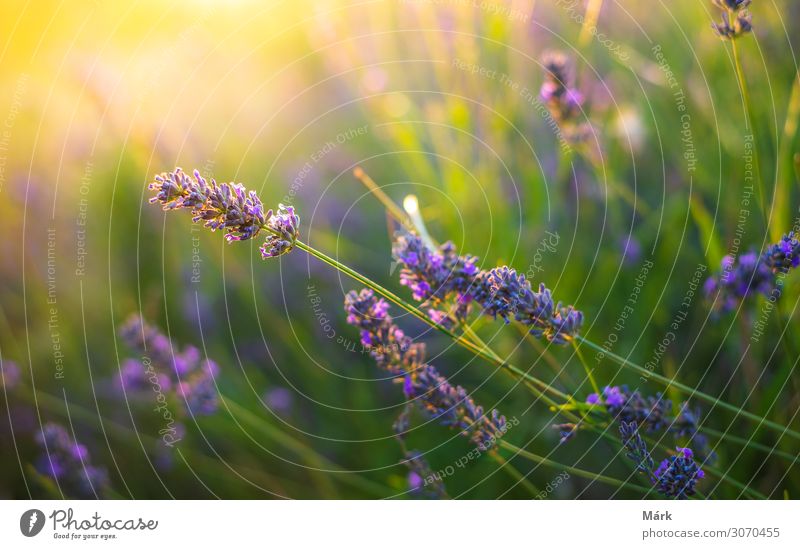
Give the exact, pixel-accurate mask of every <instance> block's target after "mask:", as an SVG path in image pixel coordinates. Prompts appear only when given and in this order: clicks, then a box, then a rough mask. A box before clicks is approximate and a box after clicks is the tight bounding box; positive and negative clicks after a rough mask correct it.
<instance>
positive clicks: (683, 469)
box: [653, 448, 706, 499]
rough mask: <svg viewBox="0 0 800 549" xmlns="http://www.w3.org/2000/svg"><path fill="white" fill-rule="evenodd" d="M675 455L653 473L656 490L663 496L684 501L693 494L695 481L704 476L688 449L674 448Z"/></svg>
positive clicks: (663, 462) (664, 461)
mask: <svg viewBox="0 0 800 549" xmlns="http://www.w3.org/2000/svg"><path fill="white" fill-rule="evenodd" d="M675 450H676V451H677V455H674V456H669V457H668V458H666V459H665V460H663V461H662V462H661V464H660V465H659V466H658V469H656V470H655V471H654V472H653V475H654V476H655V479H656V480H655V485H656V489H657V490H658V491H659V492H660V493H662V494H664V495H665V496H669V497H673V498H676V499H686V498H688V497H689V496H693V495H694V494H695V485H696V484H697V481H699V480H701V479H703V478H704V477H705V476H706V474H705V472H704V471H703V470H702V469H701V468H700V466H699V465H698V464H697V462H696V461H695V460H694V453H693V452H692V451H691V450H690V449H689V448H676V449H675Z"/></svg>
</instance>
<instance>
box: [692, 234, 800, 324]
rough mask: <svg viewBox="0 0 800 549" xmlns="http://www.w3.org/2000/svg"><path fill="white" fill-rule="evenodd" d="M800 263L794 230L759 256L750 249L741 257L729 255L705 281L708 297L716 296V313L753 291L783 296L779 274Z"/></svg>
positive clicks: (730, 307) (713, 297) (772, 295)
mask: <svg viewBox="0 0 800 549" xmlns="http://www.w3.org/2000/svg"><path fill="white" fill-rule="evenodd" d="M798 266H800V241H798V240H797V238H796V235H795V234H794V232H791V233H789V234H788V235H784V237H783V238H782V239H781V241H780V242H778V243H777V244H773V245H771V246H769V247H768V248H767V249H766V250H765V251H764V252H763V253H762V254H761V255H760V256H759V255H757V254H756V253H755V251H752V250H751V251H749V252H747V253H744V254H742V255H741V256H739V257H738V258H733V257H732V256H729V255H726V256H725V257H724V258H723V259H722V264H721V270H720V272H719V273H717V274H715V275H713V276H711V277H709V278H708V279H707V280H706V282H705V284H704V285H703V291H704V293H705V294H706V298H708V299H712V300H714V310H715V312H717V313H727V312H730V311H732V310H734V309H736V308H737V307H738V306H739V303H741V302H742V301H743V300H745V299H747V298H748V297H750V296H752V295H754V294H762V295H764V296H766V297H769V298H771V299H779V298H780V296H781V293H782V292H781V284H780V283H779V281H778V276H779V275H780V276H783V275H785V274H786V273H787V272H789V270H791V269H795V268H797V267H798Z"/></svg>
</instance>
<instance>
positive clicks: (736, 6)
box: [711, 0, 753, 40]
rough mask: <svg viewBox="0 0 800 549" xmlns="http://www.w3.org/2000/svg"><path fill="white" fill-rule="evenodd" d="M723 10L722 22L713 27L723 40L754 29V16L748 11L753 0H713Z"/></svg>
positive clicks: (714, 24)
mask: <svg viewBox="0 0 800 549" xmlns="http://www.w3.org/2000/svg"><path fill="white" fill-rule="evenodd" d="M712 2H713V3H714V5H715V6H717V7H718V8H719V9H721V10H722V22H721V23H712V24H711V28H713V29H714V32H715V33H716V34H717V36H719V37H720V38H722V39H723V40H733V39H734V38H738V37H739V36H741V35H743V34H745V33H748V32H750V31H751V30H753V25H752V20H753V18H752V16H751V15H750V12H749V11H748V9H747V8H748V6H750V2H751V0H712Z"/></svg>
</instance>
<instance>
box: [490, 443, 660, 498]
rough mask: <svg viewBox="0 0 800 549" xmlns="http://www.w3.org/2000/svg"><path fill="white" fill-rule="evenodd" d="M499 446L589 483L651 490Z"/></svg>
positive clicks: (520, 449) (505, 446) (519, 449)
mask: <svg viewBox="0 0 800 549" xmlns="http://www.w3.org/2000/svg"><path fill="white" fill-rule="evenodd" d="M500 446H502V447H503V448H505V449H507V450H510V451H512V452H514V453H515V454H517V455H519V456H520V457H524V458H526V459H529V460H531V461H533V462H534V463H539V464H540V465H545V466H547V467H552V468H554V469H561V470H562V471H566V472H567V473H570V474H572V475H575V476H576V477H582V478H585V479H589V480H591V481H596V482H602V483H604V484H608V485H610V486H616V487H617V488H628V489H631V490H635V491H637V492H639V493H643V494H647V495H651V490H650V489H649V488H646V487H644V486H639V485H638V484H630V483H627V482H625V481H622V480H619V479H616V478H613V477H608V476H605V475H601V474H598V473H592V472H591V471H586V470H585V469H579V468H577V467H573V466H571V465H564V464H563V463H559V462H557V461H554V460H552V459H549V458H546V457H543V456H540V455H537V454H534V453H532V452H529V451H527V450H523V449H522V448H519V447H518V446H514V445H513V444H511V443H510V442H506V441H505V440H501V441H500Z"/></svg>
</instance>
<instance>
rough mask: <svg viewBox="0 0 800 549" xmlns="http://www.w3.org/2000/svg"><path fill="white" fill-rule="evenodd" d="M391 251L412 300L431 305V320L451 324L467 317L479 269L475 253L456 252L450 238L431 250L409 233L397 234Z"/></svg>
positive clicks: (401, 280)
mask: <svg viewBox="0 0 800 549" xmlns="http://www.w3.org/2000/svg"><path fill="white" fill-rule="evenodd" d="M392 255H393V256H394V258H395V260H396V261H397V262H398V263H399V264H400V265H402V269H401V271H400V284H402V285H404V286H408V288H409V289H410V290H411V293H412V296H413V297H414V299H415V300H417V301H426V302H429V303H430V304H431V305H433V306H434V308H432V309H430V310H429V315H430V316H431V319H432V320H434V322H436V323H437V324H442V325H444V326H446V327H448V328H450V327H452V326H453V325H454V324H456V323H457V322H461V321H463V320H464V319H465V318H466V317H467V314H469V308H470V304H471V303H472V290H473V288H474V285H475V277H476V276H477V275H478V272H479V269H478V267H477V266H476V262H477V258H476V257H472V256H469V255H467V256H461V255H458V253H457V252H456V248H455V246H454V245H453V243H452V242H445V243H444V244H442V245H441V246H439V248H438V249H436V250H431V249H429V248H428V247H427V246H425V243H424V242H423V240H422V239H421V238H420V237H419V236H417V235H415V234H411V233H398V234H397V235H396V237H395V241H394V244H393V245H392Z"/></svg>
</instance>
